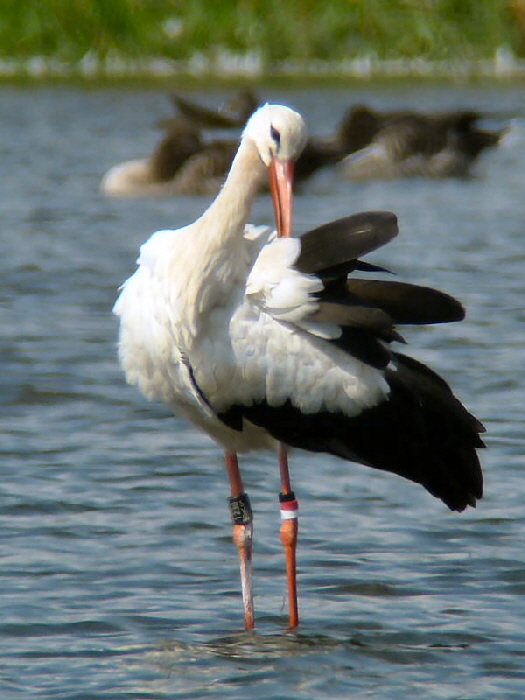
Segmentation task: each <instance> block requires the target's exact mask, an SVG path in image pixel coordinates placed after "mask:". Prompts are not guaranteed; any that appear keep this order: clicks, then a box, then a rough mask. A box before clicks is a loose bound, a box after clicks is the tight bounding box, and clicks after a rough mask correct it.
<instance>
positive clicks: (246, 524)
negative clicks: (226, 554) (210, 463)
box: [224, 452, 255, 630]
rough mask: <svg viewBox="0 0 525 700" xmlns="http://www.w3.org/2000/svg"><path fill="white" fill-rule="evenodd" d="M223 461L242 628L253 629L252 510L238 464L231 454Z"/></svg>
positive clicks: (227, 453) (235, 456)
mask: <svg viewBox="0 0 525 700" xmlns="http://www.w3.org/2000/svg"><path fill="white" fill-rule="evenodd" d="M224 461H225V462H226V471H227V472H228V478H229V480H230V490H231V497H230V498H229V504H230V511H231V516H232V522H233V541H234V543H235V546H236V547H237V551H238V552H239V565H240V569H241V586H242V599H243V603H244V626H245V628H246V629H247V630H249V629H253V627H254V624H255V623H254V614H253V587H252V537H253V525H252V509H251V506H250V499H249V498H248V496H247V495H246V493H245V492H244V486H243V483H242V477H241V473H240V471H239V462H238V459H237V455H236V454H235V453H233V452H225V454H224Z"/></svg>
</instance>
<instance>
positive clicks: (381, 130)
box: [336, 106, 507, 180]
mask: <svg viewBox="0 0 525 700" xmlns="http://www.w3.org/2000/svg"><path fill="white" fill-rule="evenodd" d="M483 118H484V115H482V114H479V113H478V112H475V111H472V110H457V111H451V112H444V113H441V114H433V115H428V114H422V113H418V112H407V111H399V112H385V113H380V112H375V111H373V110H371V109H370V108H368V107H364V106H359V107H355V108H352V109H350V110H349V111H348V112H347V114H346V115H345V116H344V118H343V120H342V122H341V124H340V126H339V130H338V134H337V136H336V140H337V141H338V143H339V146H340V148H341V151H342V152H344V151H346V153H347V154H348V155H346V156H345V157H344V158H343V159H342V160H341V162H340V164H339V166H338V169H339V173H340V174H341V176H342V177H344V178H346V179H348V180H373V179H393V178H404V177H430V178H443V177H468V176H469V175H471V174H472V168H473V166H474V164H475V162H476V161H477V159H478V158H479V156H480V155H481V154H482V153H483V151H485V150H486V149H487V148H493V147H495V146H497V145H498V144H499V142H500V141H501V139H502V137H503V135H504V134H505V133H506V131H507V129H498V130H493V131H491V130H488V129H483V128H481V127H480V126H479V122H480V121H481V120H482V119H483Z"/></svg>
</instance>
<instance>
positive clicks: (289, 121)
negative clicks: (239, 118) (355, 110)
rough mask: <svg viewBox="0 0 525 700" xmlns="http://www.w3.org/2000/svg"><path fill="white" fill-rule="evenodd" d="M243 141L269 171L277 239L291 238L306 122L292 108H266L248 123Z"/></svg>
mask: <svg viewBox="0 0 525 700" xmlns="http://www.w3.org/2000/svg"><path fill="white" fill-rule="evenodd" d="M243 138H246V139H250V140H251V141H253V143H254V144H255V146H256V148H257V151H258V153H259V156H260V158H261V160H262V162H263V163H264V164H265V165H266V167H267V168H268V174H269V178H270V189H271V192H272V199H273V205H274V211H275V220H276V223H277V232H278V235H279V236H290V235H291V229H292V195H293V164H294V161H295V160H296V159H297V158H298V156H299V155H300V153H301V151H302V150H303V148H304V146H305V144H306V125H305V123H304V121H303V118H302V117H301V115H300V114H298V113H297V112H294V110H293V109H290V108H289V107H284V106H282V105H270V104H265V105H263V106H262V107H260V108H259V109H258V110H257V111H256V112H254V113H253V115H252V116H251V117H250V119H249V120H248V122H247V124H246V127H245V129H244V134H243Z"/></svg>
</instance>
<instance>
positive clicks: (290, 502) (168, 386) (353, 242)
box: [114, 105, 483, 628]
mask: <svg viewBox="0 0 525 700" xmlns="http://www.w3.org/2000/svg"><path fill="white" fill-rule="evenodd" d="M305 141H306V129H305V125H304V122H303V120H302V118H301V117H300V115H299V114H297V113H296V112H294V111H292V110H291V109H289V108H287V107H283V106H278V105H265V106H263V107H261V108H259V109H258V110H257V111H256V112H255V113H254V115H253V116H252V117H251V118H250V120H249V121H248V123H247V125H246V127H245V129H244V132H243V135H242V138H241V141H240V145H239V149H238V152H237V155H236V157H235V159H234V162H233V164H232V167H231V170H230V173H229V175H228V177H227V179H226V182H225V183H224V186H223V188H222V190H221V191H220V193H219V195H218V196H217V198H216V199H215V201H214V202H213V203H212V204H211V206H210V207H209V208H208V209H207V210H206V211H205V212H204V214H203V215H202V216H201V217H200V218H199V219H197V221H195V222H194V223H193V224H190V225H189V226H185V227H183V228H181V229H178V230H163V231H157V232H156V233H154V234H153V236H152V237H151V238H150V239H149V240H148V241H147V242H146V243H145V244H144V245H143V246H142V247H141V251H140V257H139V260H138V269H137V270H136V272H135V273H134V274H133V275H132V276H131V277H130V278H129V279H128V280H127V281H126V282H125V283H124V285H123V286H122V289H121V292H120V296H119V298H118V300H117V302H116V304H115V308H114V312H115V313H116V314H117V315H118V316H119V317H120V342H119V356H120V361H121V364H122V367H123V369H124V371H125V373H126V377H127V380H128V382H130V383H131V384H136V385H138V387H139V389H140V390H141V391H142V392H143V394H145V395H146V397H148V398H150V399H156V400H160V401H163V402H164V403H166V404H168V405H169V406H170V407H171V408H172V409H173V411H174V412H176V413H177V414H179V415H183V416H185V417H186V418H187V419H188V420H190V421H192V422H193V423H195V424H196V425H197V426H199V427H200V428H202V429H203V430H204V431H205V432H207V433H208V434H209V435H210V436H211V437H212V438H213V439H215V440H216V441H217V442H218V443H219V445H221V446H222V448H223V449H224V452H225V461H226V467H227V472H228V476H229V479H230V487H231V498H230V507H231V511H232V520H233V537H234V542H235V543H236V545H237V548H238V550H239V558H240V568H241V582H242V590H243V600H244V618H245V619H244V622H245V627H246V628H251V627H253V625H254V613H253V598H252V590H251V588H252V586H251V540H252V518H251V510H250V504H249V500H248V497H247V495H246V493H245V491H244V488H243V483H242V478H241V475H240V472H239V467H238V462H237V453H240V452H246V451H249V450H252V449H261V448H263V449H264V448H266V449H268V448H269V449H273V450H276V451H277V450H278V451H279V462H280V477H281V493H280V501H281V516H282V525H281V541H282V543H283V545H284V548H285V552H286V562H287V579H288V597H289V623H290V627H295V626H296V625H297V624H298V621H299V618H298V611H297V592H296V580H295V547H296V540H297V508H298V506H297V501H296V499H295V496H294V493H293V491H292V488H291V483H290V477H289V474H288V465H287V450H288V449H289V448H291V447H299V448H303V449H306V450H310V451H314V452H327V453H330V454H333V455H337V456H339V457H342V458H344V459H348V460H352V461H356V462H360V463H362V464H365V465H368V466H370V467H375V468H378V469H384V470H386V471H390V472H395V473H396V474H399V475H401V476H404V477H406V478H408V479H411V480H412V481H415V482H418V483H420V484H422V485H423V486H424V487H425V488H426V489H427V490H428V491H429V492H430V493H431V494H433V495H434V496H436V497H438V498H441V499H442V500H443V501H444V502H445V504H446V505H447V506H449V508H451V509H452V510H458V511H461V510H463V509H464V508H465V507H466V506H467V505H471V506H474V505H475V503H476V499H477V498H480V497H481V496H482V475H481V469H480V464H479V460H478V457H477V453H476V448H478V447H481V446H482V445H483V443H482V441H481V439H480V436H479V433H480V432H483V426H482V425H481V424H480V423H479V421H478V420H477V419H476V418H475V417H474V416H472V415H471V414H470V413H468V412H467V410H466V409H465V408H464V407H463V405H462V404H461V403H460V402H459V401H458V400H457V399H456V398H455V396H454V395H453V393H452V391H451V390H450V388H449V387H448V385H447V384H446V382H445V381H444V380H443V379H442V378H441V377H439V376H438V375H437V374H435V373H434V372H433V371H432V370H430V369H428V368H427V367H425V366H424V365H422V364H420V363H419V362H417V361H416V360H414V359H411V358H409V357H406V356H404V355H402V354H399V353H398V352H395V351H394V350H392V349H391V347H390V343H391V342H392V341H396V340H397V341H402V338H401V336H400V335H399V334H398V332H397V331H396V330H395V324H404V323H415V324H422V323H437V322H444V321H456V320H461V319H462V318H463V315H464V312H463V308H462V306H461V304H460V303H459V302H457V301H456V300H455V299H453V298H452V297H450V296H448V295H446V294H443V293H442V292H438V291H436V290H433V289H430V288H428V287H420V286H415V285H410V284H405V283H401V282H394V281H384V280H383V281H380V280H373V279H349V278H348V275H349V273H350V272H352V271H353V270H355V269H358V270H368V271H374V270H378V269H381V268H377V267H375V266H373V265H371V264H368V263H364V262H361V261H360V260H358V258H359V257H360V256H362V255H364V254H366V253H368V252H370V251H371V250H373V249H375V248H377V247H379V246H381V245H383V244H385V243H387V242H388V241H389V240H391V239H392V238H393V237H394V236H396V234H397V222H396V217H395V216H394V215H393V214H391V213H389V212H365V213H361V214H357V215H354V216H350V217H347V218H344V219H340V220H338V221H335V222H332V223H330V224H326V225H324V226H321V227H319V228H317V229H314V230H312V231H309V232H307V233H306V234H303V236H301V237H300V238H292V237H290V233H291V207H292V179H293V161H294V159H295V158H297V156H298V155H299V153H300V152H301V149H302V147H303V146H304V144H305ZM267 171H268V172H269V175H270V185H271V189H272V193H273V201H274V208H275V217H276V223H277V232H278V236H276V234H275V232H274V231H272V229H270V228H266V227H253V226H250V225H247V223H246V222H247V218H248V216H249V212H250V208H251V205H252V202H253V200H254V197H255V196H256V193H257V191H258V190H259V187H260V185H261V183H262V182H263V180H264V178H265V177H266V172H267Z"/></svg>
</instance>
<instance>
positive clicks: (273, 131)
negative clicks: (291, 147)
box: [270, 126, 281, 146]
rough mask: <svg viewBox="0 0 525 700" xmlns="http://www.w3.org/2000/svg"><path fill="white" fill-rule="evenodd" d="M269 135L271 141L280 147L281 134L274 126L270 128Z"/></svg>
mask: <svg viewBox="0 0 525 700" xmlns="http://www.w3.org/2000/svg"><path fill="white" fill-rule="evenodd" d="M270 134H271V137H272V139H273V140H274V141H275V143H276V145H277V146H280V145H281V134H280V133H279V131H278V130H277V129H276V128H275V127H274V126H270Z"/></svg>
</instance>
